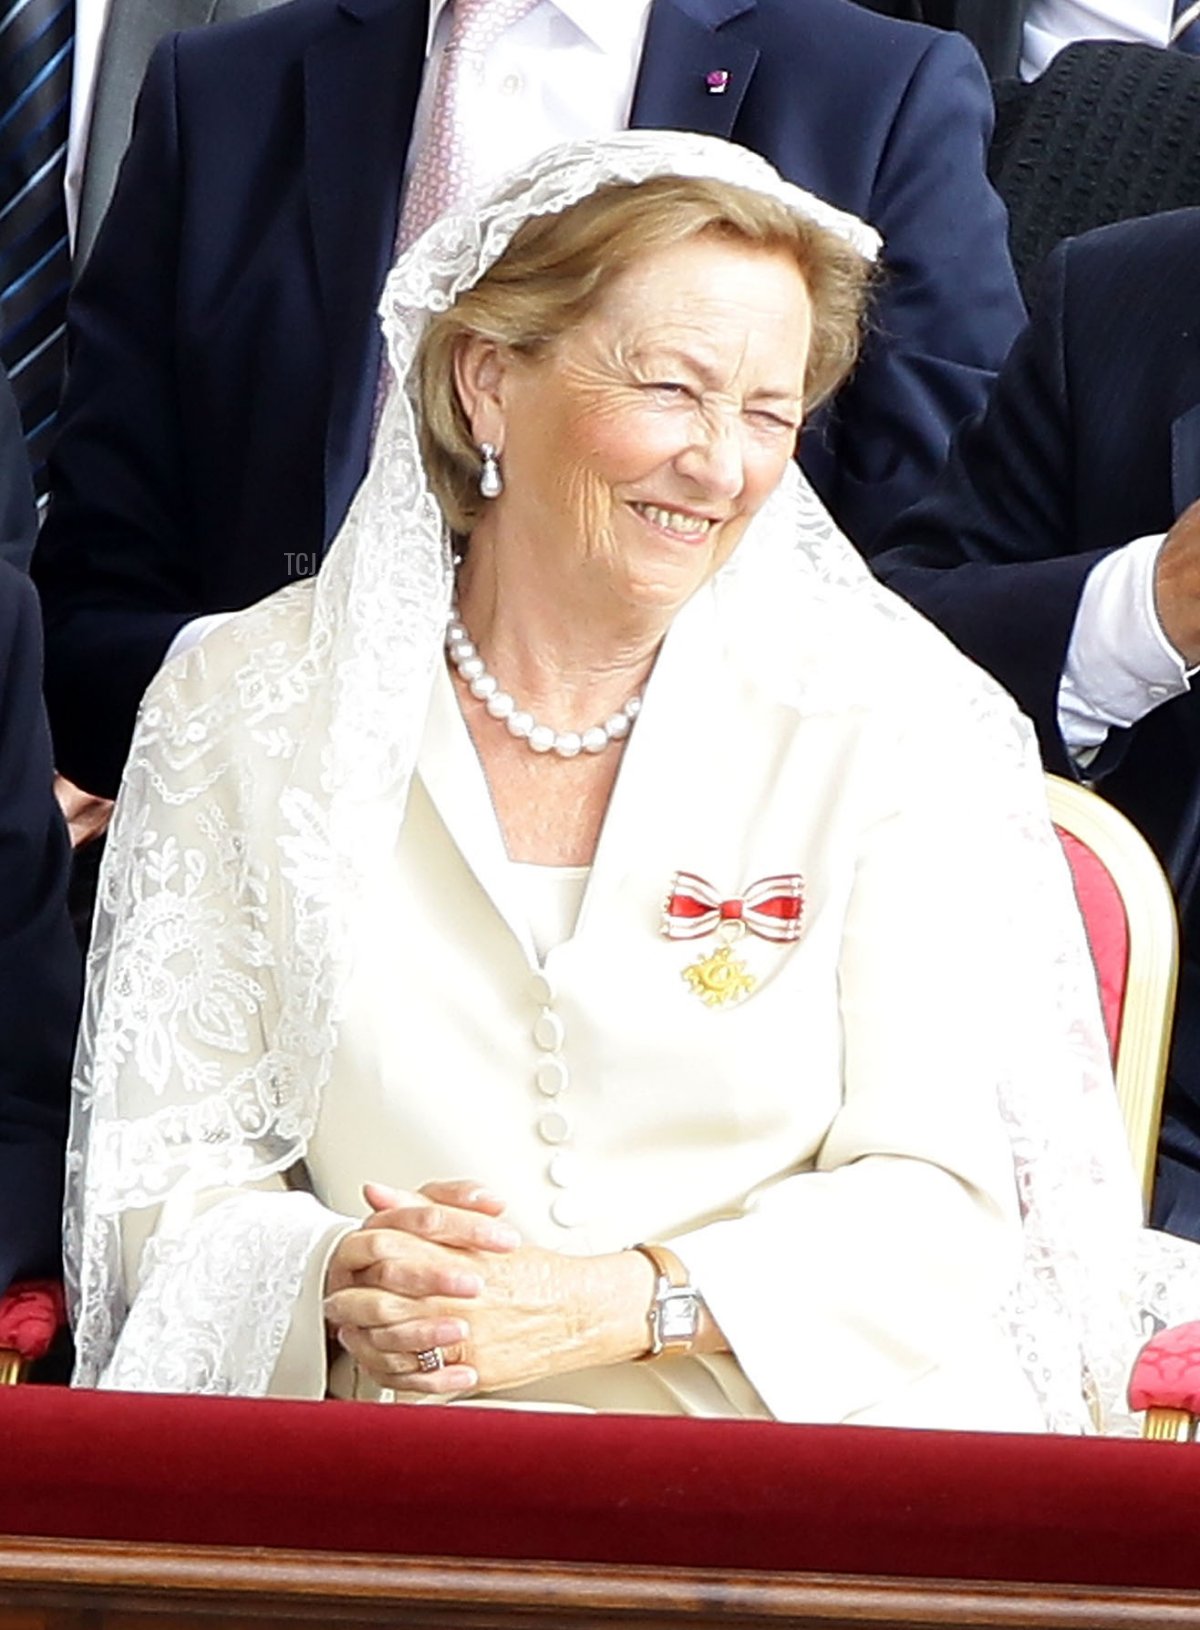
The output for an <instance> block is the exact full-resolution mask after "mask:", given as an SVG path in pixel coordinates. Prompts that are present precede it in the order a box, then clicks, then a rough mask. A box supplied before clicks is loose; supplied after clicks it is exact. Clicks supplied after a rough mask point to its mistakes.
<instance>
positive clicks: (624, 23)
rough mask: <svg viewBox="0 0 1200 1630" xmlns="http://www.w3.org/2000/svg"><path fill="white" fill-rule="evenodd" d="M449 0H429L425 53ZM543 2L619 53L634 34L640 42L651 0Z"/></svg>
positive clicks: (599, 44)
mask: <svg viewBox="0 0 1200 1630" xmlns="http://www.w3.org/2000/svg"><path fill="white" fill-rule="evenodd" d="M449 3H450V0H430V6H429V32H428V35H427V37H426V40H425V55H426V56H428V55H429V53H430V52H431V51H432V50H433V36H434V30H435V29H436V28H437V25H438V19H439V18H440V17H441V15H442V13H443V11H445V9H446V7H447V6H448V5H449ZM541 4H542V5H547V6H552V7H553V9H554V10H555V11H559V12H561V13H562V15H563V16H564V17H565V18H566V19H567V21H568V22H571V23H574V24H575V27H576V28H577V29H578V30H579V32H580V33H581V34H583V35H586V37H587V38H588V39H589V40H591V42H592V44H593V45H595V46H597V47H598V48H599V49H600V50H601V51H604V52H611V53H612V54H613V55H616V54H617V53H618V52H621V51H624V50H627V49H628V45H629V41H630V39H631V38H632V39H636V40H637V41H638V43H639V45H640V43H641V40H642V37H643V35H644V34H645V28H646V18H647V16H648V15H649V12H650V6H651V4H652V0H541Z"/></svg>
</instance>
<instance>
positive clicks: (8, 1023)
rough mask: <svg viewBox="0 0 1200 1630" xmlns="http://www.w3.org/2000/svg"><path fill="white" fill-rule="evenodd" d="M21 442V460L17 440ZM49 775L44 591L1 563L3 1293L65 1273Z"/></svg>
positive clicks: (58, 875)
mask: <svg viewBox="0 0 1200 1630" xmlns="http://www.w3.org/2000/svg"><path fill="white" fill-rule="evenodd" d="M16 445H17V446H18V447H19V448H20V449H21V451H22V453H23V452H24V447H23V444H22V443H21V441H20V439H19V434H18V435H17V440H16ZM28 480H29V476H28V472H27V471H26V472H25V481H26V483H28ZM52 779H53V777H52V771H51V767H50V737H49V732H48V731H47V729H46V717H45V713H44V712H43V710H42V695H41V624H40V620H39V617H38V609H37V596H36V595H35V594H34V591H33V588H32V586H31V585H30V583H29V582H28V580H27V579H26V578H25V577H23V576H21V575H20V574H19V573H18V572H16V571H14V570H13V568H12V567H11V566H9V565H6V564H5V563H4V562H3V561H0V1036H2V1037H3V1042H2V1043H0V1295H2V1294H3V1292H4V1290H5V1289H6V1288H7V1286H8V1285H9V1283H10V1282H11V1281H12V1280H13V1279H15V1278H23V1277H26V1276H29V1275H39V1274H54V1275H57V1274H58V1273H59V1272H60V1271H61V1254H60V1237H61V1222H60V1215H61V1210H62V1185H63V1143H64V1139H65V1136H66V1120H67V1085H68V1079H69V1073H70V1065H71V1051H72V1047H73V1045H74V1041H75V1025H76V1022H77V1019H78V1010H79V982H80V972H81V969H80V957H79V952H78V950H77V949H76V946H75V941H74V936H73V935H72V933H71V925H70V923H69V921H68V919H67V907H66V889H67V863H68V853H69V850H68V845H67V834H66V828H65V827H64V826H63V822H62V816H61V815H60V814H59V811H58V805H57V804H56V803H55V801H54V795H53V792H52V790H51V782H52Z"/></svg>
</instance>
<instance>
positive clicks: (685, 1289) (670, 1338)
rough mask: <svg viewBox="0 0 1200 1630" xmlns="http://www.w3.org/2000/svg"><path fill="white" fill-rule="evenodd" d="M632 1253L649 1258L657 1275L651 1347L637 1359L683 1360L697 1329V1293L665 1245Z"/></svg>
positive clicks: (698, 1300) (652, 1309) (691, 1344)
mask: <svg viewBox="0 0 1200 1630" xmlns="http://www.w3.org/2000/svg"><path fill="white" fill-rule="evenodd" d="M634 1250H635V1251H640V1252H641V1253H642V1255H643V1256H645V1257H649V1258H650V1261H651V1262H653V1264H654V1267H655V1271H656V1272H657V1275H658V1277H657V1279H656V1280H655V1281H654V1300H653V1301H652V1302H651V1303H650V1312H649V1315H648V1316H649V1322H650V1345H649V1347H648V1348H647V1349H646V1351H645V1352H644V1353H642V1354H640V1355H639V1357H640V1358H642V1359H649V1358H662V1357H667V1358H682V1357H683V1356H684V1355H685V1354H687V1353H690V1352H691V1350H692V1346H693V1344H694V1342H695V1340H696V1332H697V1330H698V1329H699V1328H700V1293H699V1291H698V1290H697V1289H696V1287H695V1286H694V1285H693V1284H692V1283H691V1281H690V1279H689V1278H688V1271H687V1269H686V1268H685V1267H684V1265H683V1263H682V1262H681V1261H680V1260H679V1258H678V1257H677V1256H676V1255H675V1253H674V1251H669V1250H668V1249H667V1247H666V1246H665V1245H635V1246H634Z"/></svg>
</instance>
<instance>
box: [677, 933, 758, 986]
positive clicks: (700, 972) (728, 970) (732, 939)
mask: <svg viewBox="0 0 1200 1630" xmlns="http://www.w3.org/2000/svg"><path fill="white" fill-rule="evenodd" d="M720 933H721V938H722V940H723V941H724V942H725V943H724V944H723V945H720V946H718V948H717V949H716V950H715V951H713V952H712V953H711V954H710V955H709V956H706V957H704V958H703V959H702V960H701V961H700V962H693V963H692V964H691V966H690V967H687V968H685V969H684V970H683V977H684V978H685V979H686V980H687V982H688V984H689V985H690V987H691V988H692V990H694V991H695V993H696V995H697V996H698V997H699V998H700V1000H701V1001H702V1002H703V1003H704V1005H705V1006H706V1007H729V1006H730V1005H731V1004H732V1003H734V1002H741V1001H744V1000H745V999H746V997H747V996H749V994H750V992H751V991H752V990H753V989H754V987H755V986H756V985H757V984H758V980H757V979H756V978H755V977H754V975H753V974H752V973H751V972H750V971H749V970H748V969H747V967H746V964H745V963H744V962H740V961H739V960H738V959H737V957H735V956H734V954H733V947H734V945H735V944H736V942H737V941H738V940H739V939H741V937H742V934H743V933H745V928H744V926H743V924H741V923H740V922H731V923H725V924H724V925H723V926H722V928H721V931H720Z"/></svg>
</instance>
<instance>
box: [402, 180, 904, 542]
mask: <svg viewBox="0 0 1200 1630" xmlns="http://www.w3.org/2000/svg"><path fill="white" fill-rule="evenodd" d="M701 236H704V237H709V238H713V237H715V238H719V239H722V240H724V241H726V242H729V243H735V244H736V243H743V244H745V245H746V246H747V247H748V248H751V249H755V250H760V251H762V252H764V253H783V254H787V255H790V256H791V258H792V259H793V260H794V261H795V263H796V266H797V268H798V269H799V271H800V274H801V276H802V277H803V279H804V283H805V287H806V288H807V290H808V296H809V300H810V302H811V305H812V338H811V342H810V348H809V355H808V366H807V369H806V372H805V380H804V399H805V408H806V409H811V408H812V407H813V406H815V405H816V404H817V403H819V402H821V401H823V400H824V398H825V397H827V396H829V395H830V394H831V393H832V392H833V391H835V390H836V389H837V387H838V386H839V385H840V384H841V383H842V381H843V380H844V379H845V378H846V376H847V374H849V372H850V370H851V368H852V367H853V366H854V363H855V360H856V359H857V356H858V351H859V345H860V343H861V335H862V320H863V312H864V309H865V305H866V296H867V290H868V286H869V283H870V279H871V275H872V269H871V266H870V264H869V262H867V261H866V260H864V259H863V257H862V256H861V255H860V254H859V253H858V252H857V251H856V250H855V249H853V248H852V247H851V246H850V245H849V244H848V243H846V242H845V241H844V240H843V239H842V238H840V237H838V236H837V235H836V234H835V233H833V232H831V231H829V230H828V229H827V228H825V227H822V226H818V225H817V224H816V223H815V222H814V221H810V220H806V219H805V218H804V217H803V216H799V215H796V214H794V213H793V212H792V211H791V210H789V209H788V208H787V207H786V205H784V204H782V203H780V202H779V201H778V200H777V199H774V198H770V197H767V196H766V195H765V194H762V193H757V192H752V191H751V190H750V189H748V188H745V187H736V186H733V185H731V184H730V183H729V182H725V181H714V180H707V179H697V178H691V177H685V176H660V177H656V178H655V179H653V180H651V181H645V182H642V183H641V184H640V185H635V184H632V183H628V182H619V183H613V184H611V185H609V186H605V187H601V188H598V189H597V190H596V191H595V192H594V193H591V194H589V195H588V197H586V198H584V199H581V200H580V202H579V203H577V204H575V205H573V206H572V207H571V208H570V209H567V210H564V211H563V212H562V213H561V214H558V215H542V216H536V217H534V218H533V219H532V220H529V221H526V222H525V223H524V225H523V226H522V227H521V228H520V229H519V230H518V231H517V233H516V234H515V235H514V237H513V240H512V242H511V243H510V244H509V246H508V248H507V249H506V250H505V251H504V253H503V254H502V255H501V256H500V258H499V259H498V260H497V261H495V262H494V263H493V265H491V266H490V267H489V268H488V270H487V271H486V272H485V273H484V275H483V276H482V277H481V278H480V280H479V282H478V283H476V284H475V285H474V287H473V288H470V289H466V290H464V292H463V293H462V294H461V295H460V296H459V298H458V300H457V301H456V302H455V304H454V305H453V306H451V307H450V309H449V310H448V311H445V312H441V313H439V314H437V315H436V316H434V318H433V319H432V321H431V322H430V324H429V327H428V329H427V330H426V332H425V335H424V338H423V340H422V342H421V348H420V350H419V352H418V354H417V359H416V371H417V373H416V377H417V391H418V397H419V401H420V405H421V453H422V456H423V458H424V460H425V469H426V473H427V475H428V477H429V483H430V486H431V487H432V489H433V492H434V495H435V496H436V498H437V499H438V502H439V503H440V504H441V506H442V509H443V511H444V513H445V515H446V519H447V521H448V522H449V524H450V527H451V529H452V530H453V531H455V532H457V533H460V534H462V535H466V534H467V533H469V532H470V531H471V529H472V527H473V526H474V524H475V522H476V521H477V520H478V518H479V515H480V513H481V511H482V508H483V504H484V500H483V499H482V498H481V497H480V494H479V454H478V452H477V450H476V447H475V444H474V441H473V439H472V436H471V430H470V426H469V425H468V423H467V420H466V416H465V414H464V413H463V410H462V405H461V403H460V402H459V399H458V392H457V390H456V388H455V384H454V362H455V357H456V354H457V351H458V348H459V346H460V345H461V343H462V342H463V340H465V339H466V338H468V337H469V336H472V335H475V336H479V337H480V338H483V339H487V340H491V341H493V342H495V343H496V344H498V345H502V346H505V347H506V348H508V349H509V350H512V351H515V352H518V353H520V354H521V355H523V356H531V357H532V356H538V355H539V354H541V353H544V352H547V351H549V350H550V349H551V348H552V347H553V346H554V344H555V342H556V341H557V340H559V339H560V338H561V337H562V336H563V335H564V334H566V333H567V332H568V331H569V330H570V329H571V328H572V327H573V326H574V325H575V324H577V323H579V322H580V321H581V320H582V319H583V318H585V317H587V316H588V314H589V313H590V312H591V311H592V310H593V309H594V307H595V306H596V305H597V303H598V302H599V300H600V298H601V296H602V295H603V294H604V293H605V291H606V290H607V289H608V288H609V286H610V285H611V284H612V283H613V282H614V281H615V279H617V278H618V277H620V276H621V274H622V273H623V272H625V271H626V270H628V269H629V268H630V267H631V266H633V265H635V264H636V263H637V262H638V261H639V260H641V259H642V258H643V257H644V256H646V255H648V254H652V253H654V252H655V251H656V250H659V249H665V248H668V247H670V246H672V245H674V244H678V243H682V242H686V241H687V240H688V239H689V238H697V237H701Z"/></svg>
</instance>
